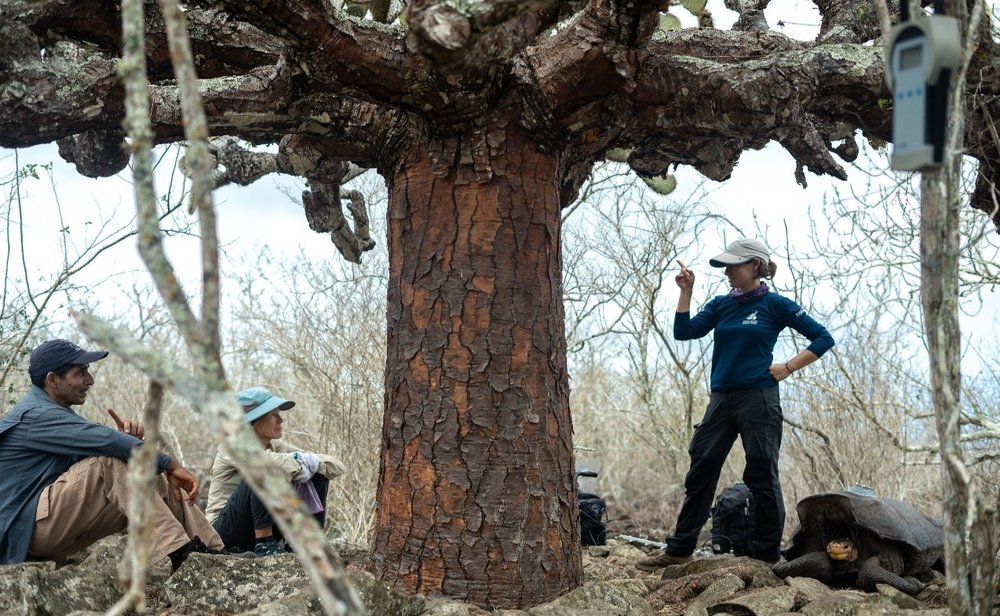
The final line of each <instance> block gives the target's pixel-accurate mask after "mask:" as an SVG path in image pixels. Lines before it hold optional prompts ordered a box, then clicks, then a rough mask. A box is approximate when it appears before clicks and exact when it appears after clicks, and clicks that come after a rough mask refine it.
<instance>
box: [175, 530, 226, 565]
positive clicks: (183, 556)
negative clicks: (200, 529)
mask: <svg viewBox="0 0 1000 616" xmlns="http://www.w3.org/2000/svg"><path fill="white" fill-rule="evenodd" d="M195 552H199V553H201V554H225V552H223V551H222V550H216V549H215V548H210V547H208V546H207V545H205V542H204V541H202V540H201V537H198V536H197V535H196V536H195V537H193V538H192V539H191V541H188V542H187V543H185V544H184V545H182V546H181V547H179V548H177V549H176V550H174V551H173V552H172V553H171V554H170V565H171V566H172V567H173V570H174V571H177V570H178V569H180V566H181V565H183V564H184V561H185V560H187V557H188V556H190V555H191V554H193V553H195Z"/></svg>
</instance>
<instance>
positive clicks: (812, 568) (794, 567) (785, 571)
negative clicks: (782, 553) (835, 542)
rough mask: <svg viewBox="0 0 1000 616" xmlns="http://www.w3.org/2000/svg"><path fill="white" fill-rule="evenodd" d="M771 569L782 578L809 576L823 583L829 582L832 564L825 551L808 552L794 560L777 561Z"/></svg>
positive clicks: (831, 574)
mask: <svg viewBox="0 0 1000 616" xmlns="http://www.w3.org/2000/svg"><path fill="white" fill-rule="evenodd" d="M771 570H772V571H774V574H775V575H777V576H778V577H780V578H782V579H784V578H786V577H789V576H796V577H809V578H813V579H816V580H819V581H820V582H823V583H824V584H829V583H830V581H831V580H832V579H833V564H832V563H831V562H830V557H829V556H827V554H826V552H809V553H808V554H803V555H802V556H799V557H798V558H796V559H795V560H790V561H788V562H783V563H778V564H776V565H774V566H773V567H771Z"/></svg>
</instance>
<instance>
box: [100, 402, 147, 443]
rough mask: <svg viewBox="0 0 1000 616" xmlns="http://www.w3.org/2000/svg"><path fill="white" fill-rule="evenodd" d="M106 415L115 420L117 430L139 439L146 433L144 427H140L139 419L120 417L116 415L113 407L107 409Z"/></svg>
mask: <svg viewBox="0 0 1000 616" xmlns="http://www.w3.org/2000/svg"><path fill="white" fill-rule="evenodd" d="M108 415H111V419H114V420H115V424H116V425H117V426H118V431H119V432H124V433H125V434H131V435H132V436H134V437H136V438H140V439H141V438H142V437H143V436H144V435H145V434H146V429H145V428H143V427H142V422H141V421H138V420H136V421H132V420H131V419H122V418H121V417H119V416H118V413H116V412H115V410H114V409H108Z"/></svg>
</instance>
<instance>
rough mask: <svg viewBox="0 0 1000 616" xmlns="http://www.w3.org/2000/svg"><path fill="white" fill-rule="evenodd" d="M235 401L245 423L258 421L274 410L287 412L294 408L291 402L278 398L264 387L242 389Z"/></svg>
mask: <svg viewBox="0 0 1000 616" xmlns="http://www.w3.org/2000/svg"><path fill="white" fill-rule="evenodd" d="M236 401H237V402H239V403H240V406H242V407H243V413H244V415H243V419H244V420H245V421H246V422H247V423H250V422H251V421H253V420H255V419H260V418H261V417H263V416H264V415H267V414H268V413H270V412H271V411H273V410H274V409H280V410H282V411H287V410H288V409H290V408H292V407H293V406H295V403H294V402H292V401H291V400H285V399H284V398H279V397H278V396H276V395H274V394H272V393H271V392H270V391H269V390H268V389H266V388H264V387H251V388H250V389H244V390H243V391H240V392H238V393H237V394H236Z"/></svg>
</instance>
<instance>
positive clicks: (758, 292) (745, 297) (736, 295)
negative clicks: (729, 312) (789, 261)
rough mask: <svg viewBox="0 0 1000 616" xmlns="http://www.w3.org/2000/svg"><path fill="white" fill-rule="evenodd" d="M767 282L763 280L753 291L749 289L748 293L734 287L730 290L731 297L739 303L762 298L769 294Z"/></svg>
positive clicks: (747, 302)
mask: <svg viewBox="0 0 1000 616" xmlns="http://www.w3.org/2000/svg"><path fill="white" fill-rule="evenodd" d="M767 291H768V289H767V283H766V282H762V283H760V286H759V287H757V288H756V289H754V290H753V291H747V292H746V293H740V291H739V289H733V290H732V291H730V292H729V297H730V299H732V300H733V301H734V302H736V303H737V304H749V303H750V302H752V301H753V300H755V299H760V298H762V297H764V295H766V294H767Z"/></svg>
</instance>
